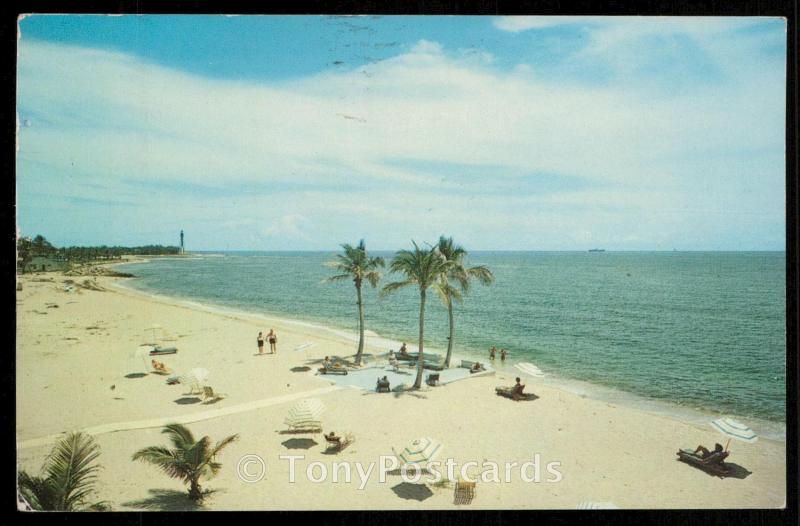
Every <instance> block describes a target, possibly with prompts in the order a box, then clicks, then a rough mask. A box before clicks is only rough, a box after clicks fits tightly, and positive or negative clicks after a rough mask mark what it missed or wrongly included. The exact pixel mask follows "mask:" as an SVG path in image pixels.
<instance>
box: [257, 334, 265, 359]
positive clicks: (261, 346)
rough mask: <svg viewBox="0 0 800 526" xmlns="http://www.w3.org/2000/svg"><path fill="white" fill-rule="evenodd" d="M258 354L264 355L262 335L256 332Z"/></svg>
mask: <svg viewBox="0 0 800 526" xmlns="http://www.w3.org/2000/svg"><path fill="white" fill-rule="evenodd" d="M257 341H258V354H264V333H263V332H261V331H258V338H257Z"/></svg>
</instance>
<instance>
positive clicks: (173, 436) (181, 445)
mask: <svg viewBox="0 0 800 526" xmlns="http://www.w3.org/2000/svg"><path fill="white" fill-rule="evenodd" d="M161 432H162V433H163V434H165V435H167V436H168V437H169V439H170V442H172V445H174V446H175V447H176V448H178V449H189V448H191V447H192V446H193V445H194V443H195V440H194V435H193V434H192V432H191V431H189V428H188V427H186V426H185V425H183V424H167V425H166V426H164V429H162V430H161Z"/></svg>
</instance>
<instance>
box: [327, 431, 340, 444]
mask: <svg viewBox="0 0 800 526" xmlns="http://www.w3.org/2000/svg"><path fill="white" fill-rule="evenodd" d="M325 440H328V441H329V442H339V441H341V440H342V437H337V436H336V434H335V433H334V432H333V431H331V432H330V434H328V435H325Z"/></svg>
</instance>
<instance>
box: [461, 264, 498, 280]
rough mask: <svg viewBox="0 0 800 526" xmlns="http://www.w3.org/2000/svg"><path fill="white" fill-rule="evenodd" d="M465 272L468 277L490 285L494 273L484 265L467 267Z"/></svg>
mask: <svg viewBox="0 0 800 526" xmlns="http://www.w3.org/2000/svg"><path fill="white" fill-rule="evenodd" d="M467 274H468V275H469V277H471V278H475V279H477V280H478V281H480V282H481V283H482V284H483V285H491V284H492V283H493V282H494V274H492V271H491V270H489V267H487V266H485V265H479V266H477V267H471V268H469V269H467Z"/></svg>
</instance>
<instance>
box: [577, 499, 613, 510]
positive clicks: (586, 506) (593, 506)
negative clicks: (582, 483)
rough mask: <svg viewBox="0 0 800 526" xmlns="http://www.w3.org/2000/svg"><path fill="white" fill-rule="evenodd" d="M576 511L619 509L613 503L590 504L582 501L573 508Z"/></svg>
mask: <svg viewBox="0 0 800 526" xmlns="http://www.w3.org/2000/svg"><path fill="white" fill-rule="evenodd" d="M575 509H578V510H618V509H619V508H618V507H617V506H616V505H614V503H613V502H590V501H588V500H587V501H584V502H581V503H580V504H578V507H577V508H575Z"/></svg>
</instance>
